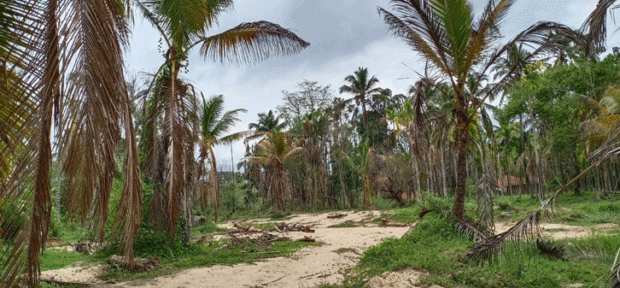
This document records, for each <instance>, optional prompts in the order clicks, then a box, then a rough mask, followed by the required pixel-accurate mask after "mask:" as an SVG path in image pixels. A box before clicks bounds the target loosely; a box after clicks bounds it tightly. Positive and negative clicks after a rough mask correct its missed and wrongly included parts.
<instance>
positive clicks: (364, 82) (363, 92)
mask: <svg viewBox="0 0 620 288" xmlns="http://www.w3.org/2000/svg"><path fill="white" fill-rule="evenodd" d="M344 81H346V82H348V83H349V85H343V86H342V87H340V90H339V91H340V94H342V93H349V94H353V95H354V96H353V98H351V99H348V100H345V101H344V102H343V104H349V103H351V102H353V101H355V104H357V105H358V106H360V105H361V106H362V120H363V123H364V130H365V132H367V131H368V115H367V110H366V104H367V103H368V98H369V97H371V96H373V95H374V94H378V93H380V92H381V91H382V89H381V88H378V87H375V86H376V85H377V83H379V79H377V77H375V76H370V75H369V74H368V68H362V67H360V68H358V69H357V71H355V72H354V73H353V75H349V76H347V77H346V78H344ZM366 134H367V133H366ZM367 137H368V135H364V139H365V138H367Z"/></svg>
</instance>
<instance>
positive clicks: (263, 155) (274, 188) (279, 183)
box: [247, 131, 303, 211]
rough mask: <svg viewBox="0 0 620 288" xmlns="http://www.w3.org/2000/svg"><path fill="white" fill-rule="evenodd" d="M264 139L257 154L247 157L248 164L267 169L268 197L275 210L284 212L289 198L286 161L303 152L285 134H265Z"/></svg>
mask: <svg viewBox="0 0 620 288" xmlns="http://www.w3.org/2000/svg"><path fill="white" fill-rule="evenodd" d="M265 136H266V138H265V139H263V140H262V141H260V142H259V143H258V144H257V150H258V151H257V153H256V155H254V156H250V157H247V158H248V159H249V160H250V162H252V163H254V164H259V165H262V166H264V167H266V168H269V169H270V170H269V172H270V173H269V179H268V182H269V192H268V193H269V195H274V196H275V199H276V210H278V211H283V210H284V201H285V200H287V199H290V197H291V183H290V180H289V177H288V175H287V174H286V170H285V169H284V168H285V167H284V166H285V163H286V161H288V160H290V159H291V158H292V157H293V156H295V155H297V154H299V153H300V152H302V151H303V148H302V147H299V146H298V143H297V142H293V140H292V139H291V137H290V135H288V133H285V132H278V131H274V132H266V133H265Z"/></svg>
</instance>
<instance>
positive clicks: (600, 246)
mask: <svg viewBox="0 0 620 288" xmlns="http://www.w3.org/2000/svg"><path fill="white" fill-rule="evenodd" d="M569 242H570V244H569ZM558 243H560V244H563V245H564V246H565V247H569V248H567V251H568V252H567V253H566V256H565V259H563V260H554V259H552V258H551V257H549V256H547V255H544V254H542V253H541V252H539V250H538V249H537V248H536V247H535V246H533V245H529V244H524V245H521V246H520V247H518V249H508V250H507V251H506V255H504V256H501V257H500V258H499V259H498V261H497V262H495V263H494V264H492V265H485V266H484V267H481V266H479V265H476V264H475V263H469V262H468V260H467V258H466V252H467V251H468V250H469V247H470V246H471V245H472V244H474V242H473V241H472V240H471V239H467V238H465V237H462V236H460V235H459V234H458V232H457V231H455V229H454V228H453V227H452V226H451V225H450V224H449V223H448V222H447V220H445V219H442V218H438V217H436V216H432V215H430V214H429V215H428V216H426V217H425V218H424V220H423V221H422V222H421V223H420V224H419V225H418V226H417V228H416V229H415V230H414V232H413V233H412V234H410V235H406V236H404V237H403V238H401V239H395V238H392V239H388V240H387V241H385V242H383V243H382V244H380V245H378V246H375V247H372V248H371V249H369V250H368V251H366V252H365V253H364V254H363V256H362V259H361V261H360V263H359V264H358V266H357V267H356V268H355V271H354V272H355V273H354V274H352V275H349V277H347V279H346V280H345V282H344V283H343V284H339V285H324V286H322V287H363V286H364V285H365V280H367V279H369V278H370V277H372V276H375V275H380V274H381V273H383V272H386V271H398V270H401V269H403V268H407V267H410V268H412V269H416V270H421V271H426V272H429V273H430V274H429V276H427V277H425V278H422V279H421V281H420V283H419V284H420V286H422V287H427V286H430V285H431V284H437V285H440V286H442V287H463V288H469V287H472V288H473V287H476V288H487V287H488V288H491V287H532V288H534V287H543V288H547V287H549V288H551V287H554V288H555V287H563V286H564V285H567V284H574V283H582V284H586V286H584V287H598V286H588V285H595V283H597V281H601V280H600V278H602V277H605V276H606V275H607V272H608V271H609V267H610V265H611V263H612V262H613V257H614V255H615V252H616V251H617V249H618V247H617V245H618V243H620V234H618V233H616V234H614V235H598V236H593V237H589V238H584V239H578V240H575V239H572V240H564V241H559V242H558ZM577 248H578V249H577ZM600 283H601V282H598V284H600Z"/></svg>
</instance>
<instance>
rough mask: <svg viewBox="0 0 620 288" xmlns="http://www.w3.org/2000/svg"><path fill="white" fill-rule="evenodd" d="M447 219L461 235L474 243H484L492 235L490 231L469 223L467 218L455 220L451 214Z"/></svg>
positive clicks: (472, 222) (471, 222)
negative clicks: (469, 238) (470, 238)
mask: <svg viewBox="0 0 620 288" xmlns="http://www.w3.org/2000/svg"><path fill="white" fill-rule="evenodd" d="M448 217H449V218H448V219H449V220H450V223H452V225H453V226H454V227H455V228H456V229H457V230H458V231H459V232H460V233H461V234H463V235H465V236H467V237H472V238H473V239H474V241H476V242H480V241H484V240H486V239H488V237H489V235H491V234H492V232H491V230H489V229H487V228H485V227H482V226H480V225H478V224H476V223H474V221H471V219H469V218H467V217H461V218H457V217H455V216H453V215H452V214H450V216H448Z"/></svg>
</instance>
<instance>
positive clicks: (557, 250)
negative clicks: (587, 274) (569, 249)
mask: <svg viewBox="0 0 620 288" xmlns="http://www.w3.org/2000/svg"><path fill="white" fill-rule="evenodd" d="M536 247H538V250H540V252H542V253H543V254H545V255H548V256H549V257H551V258H553V259H555V260H558V259H563V258H564V253H565V252H566V248H564V246H562V245H560V244H558V243H552V242H551V241H548V240H545V239H540V238H539V239H536Z"/></svg>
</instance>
